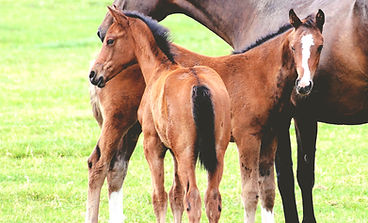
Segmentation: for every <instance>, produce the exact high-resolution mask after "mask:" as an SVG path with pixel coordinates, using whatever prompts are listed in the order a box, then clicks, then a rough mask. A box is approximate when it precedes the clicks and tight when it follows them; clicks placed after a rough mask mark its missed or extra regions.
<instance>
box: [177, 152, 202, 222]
mask: <svg viewBox="0 0 368 223" xmlns="http://www.w3.org/2000/svg"><path fill="white" fill-rule="evenodd" d="M181 151H182V152H181V153H179V154H176V156H177V161H178V174H179V178H180V182H181V185H183V186H184V191H185V195H184V208H185V209H186V211H187V214H188V218H189V222H190V223H196V222H200V219H201V212H202V210H201V197H200V194H199V190H198V187H197V182H196V178H195V162H194V160H193V157H194V154H193V152H194V149H193V148H190V147H186V148H184V149H183V150H181Z"/></svg>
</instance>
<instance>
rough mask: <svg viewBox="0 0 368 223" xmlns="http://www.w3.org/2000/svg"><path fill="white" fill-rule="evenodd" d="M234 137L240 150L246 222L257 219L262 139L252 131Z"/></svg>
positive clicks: (250, 222) (249, 222)
mask: <svg viewBox="0 0 368 223" xmlns="http://www.w3.org/2000/svg"><path fill="white" fill-rule="evenodd" d="M234 137H235V141H236V144H237V146H238V150H239V163H240V174H241V181H242V200H243V204H244V222H246V223H252V222H254V221H255V214H256V209H257V203H258V197H259V193H258V192H259V189H258V187H259V185H258V176H259V151H260V146H261V143H260V139H259V137H258V136H257V135H255V134H252V133H250V132H248V133H247V132H246V133H245V134H241V135H237V134H236V132H234Z"/></svg>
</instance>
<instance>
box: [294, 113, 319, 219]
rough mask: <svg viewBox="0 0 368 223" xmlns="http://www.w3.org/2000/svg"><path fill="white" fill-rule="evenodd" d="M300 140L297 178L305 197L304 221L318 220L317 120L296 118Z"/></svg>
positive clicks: (296, 127) (295, 122)
mask: <svg viewBox="0 0 368 223" xmlns="http://www.w3.org/2000/svg"><path fill="white" fill-rule="evenodd" d="M294 124H295V130H296V136H297V142H298V170H297V178H298V183H299V186H300V189H301V191H302V199H303V222H304V223H310V222H312V223H313V222H316V219H315V216H314V210H313V198H312V190H313V186H314V161H315V152H316V140H317V121H316V120H313V119H311V118H309V117H307V116H298V115H297V116H296V117H295V118H294Z"/></svg>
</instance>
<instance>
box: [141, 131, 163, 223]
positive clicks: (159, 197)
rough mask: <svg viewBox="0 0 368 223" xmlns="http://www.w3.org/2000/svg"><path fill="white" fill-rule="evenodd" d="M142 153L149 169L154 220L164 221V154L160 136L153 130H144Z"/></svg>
mask: <svg viewBox="0 0 368 223" xmlns="http://www.w3.org/2000/svg"><path fill="white" fill-rule="evenodd" d="M143 147H144V155H145V157H146V160H147V162H148V165H149V167H150V170H151V179H152V186H153V190H152V203H153V209H154V212H155V215H156V221H157V222H159V223H161V222H165V218H166V211H167V193H166V191H165V187H164V176H165V174H164V154H165V150H166V149H164V147H163V145H162V142H161V140H160V138H159V137H158V135H157V134H156V133H155V132H154V131H152V130H151V131H149V133H148V132H144V139H143Z"/></svg>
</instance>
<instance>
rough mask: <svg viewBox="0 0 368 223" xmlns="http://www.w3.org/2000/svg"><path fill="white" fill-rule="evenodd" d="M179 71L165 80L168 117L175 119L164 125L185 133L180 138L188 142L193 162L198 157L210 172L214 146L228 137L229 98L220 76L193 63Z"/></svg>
mask: <svg viewBox="0 0 368 223" xmlns="http://www.w3.org/2000/svg"><path fill="white" fill-rule="evenodd" d="M181 71H182V72H175V74H173V75H171V77H168V79H167V80H166V83H165V91H164V92H165V94H166V98H167V100H166V103H167V114H168V120H170V121H172V120H176V121H174V122H175V124H174V125H171V126H170V125H168V127H170V128H171V130H174V131H173V132H177V133H178V134H180V135H182V136H185V137H180V138H181V139H180V140H184V141H186V142H187V143H192V146H193V147H194V161H196V160H197V158H199V160H200V162H201V164H202V165H203V166H204V168H205V169H206V170H207V171H208V172H211V173H213V172H214V171H215V170H216V168H217V162H218V160H217V159H218V156H219V154H218V149H219V148H224V147H225V148H226V146H227V143H228V142H229V140H230V98H229V95H228V93H227V90H226V87H225V85H224V83H223V81H222V79H221V78H220V77H219V75H218V74H217V73H216V72H215V71H214V70H212V69H211V68H208V67H204V66H195V67H193V68H184V69H181ZM175 86H176V87H175ZM168 132H170V131H168ZM177 143H183V141H181V142H177ZM175 144H176V143H175ZM222 152H223V151H221V153H222Z"/></svg>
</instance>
